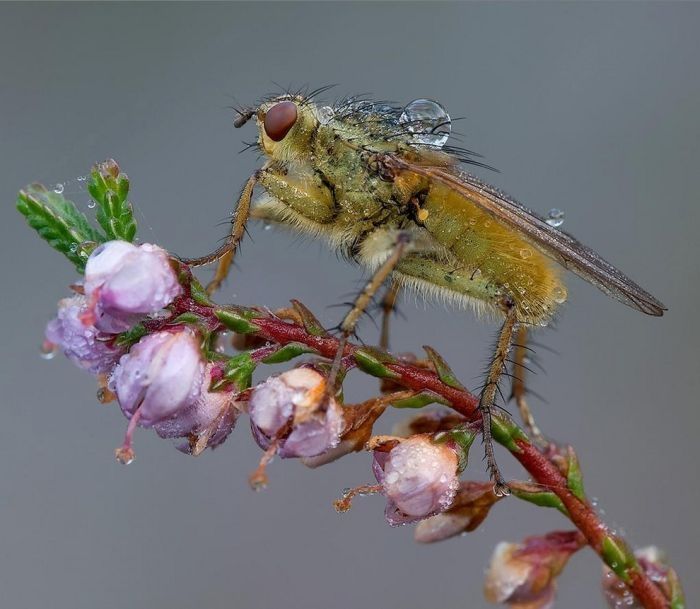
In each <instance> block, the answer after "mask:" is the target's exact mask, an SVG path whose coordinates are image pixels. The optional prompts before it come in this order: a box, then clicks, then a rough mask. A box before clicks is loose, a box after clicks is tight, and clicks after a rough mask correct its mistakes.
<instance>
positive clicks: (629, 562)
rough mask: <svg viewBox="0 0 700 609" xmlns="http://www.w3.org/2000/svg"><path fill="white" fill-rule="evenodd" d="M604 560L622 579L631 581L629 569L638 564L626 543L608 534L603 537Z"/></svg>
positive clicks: (602, 550) (602, 551)
mask: <svg viewBox="0 0 700 609" xmlns="http://www.w3.org/2000/svg"><path fill="white" fill-rule="evenodd" d="M601 553H602V555H603V560H604V561H605V563H606V564H607V565H608V567H610V568H611V569H612V570H613V571H614V572H615V575H617V576H618V577H619V578H620V579H621V580H622V581H624V582H625V583H627V582H629V573H628V569H630V568H632V567H635V566H636V565H637V559H636V558H635V557H634V554H632V552H630V550H629V549H628V548H627V547H626V546H625V545H624V543H623V542H622V541H621V540H619V539H615V538H614V537H612V536H610V535H608V536H606V537H604V538H603V543H602V546H601Z"/></svg>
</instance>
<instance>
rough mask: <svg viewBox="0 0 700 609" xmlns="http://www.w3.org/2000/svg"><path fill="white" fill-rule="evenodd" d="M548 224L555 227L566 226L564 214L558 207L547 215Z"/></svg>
mask: <svg viewBox="0 0 700 609" xmlns="http://www.w3.org/2000/svg"><path fill="white" fill-rule="evenodd" d="M545 221H546V222H547V224H549V225H550V226H553V227H555V228H556V227H557V226H561V225H562V224H564V212H563V211H562V210H561V209H557V208H556V207H554V208H552V209H550V210H549V213H548V214H547V219H546V220H545Z"/></svg>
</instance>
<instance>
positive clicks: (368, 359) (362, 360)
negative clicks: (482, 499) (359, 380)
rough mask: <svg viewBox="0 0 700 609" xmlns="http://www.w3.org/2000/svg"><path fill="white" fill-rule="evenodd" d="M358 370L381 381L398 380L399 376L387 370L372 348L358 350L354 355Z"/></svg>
mask: <svg viewBox="0 0 700 609" xmlns="http://www.w3.org/2000/svg"><path fill="white" fill-rule="evenodd" d="M354 358H355V361H356V362H357V366H358V368H360V370H362V371H363V372H366V373H367V374H371V375H372V376H376V377H377V378H380V379H396V378H399V375H398V374H396V372H394V371H393V370H390V369H389V368H387V367H386V366H385V365H384V364H383V363H382V362H381V361H380V359H379V358H378V357H376V353H373V352H372V351H371V350H370V348H365V349H357V350H355V354H354Z"/></svg>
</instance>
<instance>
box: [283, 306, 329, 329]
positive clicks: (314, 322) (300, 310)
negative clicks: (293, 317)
mask: <svg viewBox="0 0 700 609" xmlns="http://www.w3.org/2000/svg"><path fill="white" fill-rule="evenodd" d="M291 302H292V308H293V309H294V311H295V312H296V314H297V315H298V316H299V317H300V318H301V323H302V325H303V326H304V329H305V330H306V331H307V332H308V333H309V334H311V336H325V335H326V334H327V332H326V330H325V329H324V327H323V326H322V325H321V322H320V321H318V319H316V317H315V316H314V314H313V313H312V312H311V311H309V309H307V308H306V307H305V306H304V305H303V304H302V303H300V302H299V301H298V300H292V301H291Z"/></svg>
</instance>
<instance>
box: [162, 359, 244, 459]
mask: <svg viewBox="0 0 700 609" xmlns="http://www.w3.org/2000/svg"><path fill="white" fill-rule="evenodd" d="M212 370H213V364H208V365H207V367H206V371H205V376H204V382H203V383H202V386H201V391H200V393H199V395H198V396H197V397H196V398H195V400H194V401H193V402H192V403H191V404H190V405H189V406H185V407H184V408H182V409H180V410H178V411H177V412H176V413H175V414H174V415H172V416H171V417H170V418H167V419H164V420H161V421H158V422H157V423H154V424H153V428H154V429H155V431H156V433H157V434H158V435H159V436H160V437H161V438H187V440H188V442H187V443H186V444H182V445H179V446H178V450H181V451H182V452H186V453H189V454H192V455H195V456H196V455H198V454H199V453H201V452H202V451H203V450H204V449H206V448H216V447H217V446H219V445H220V444H221V443H223V442H224V440H226V438H227V437H228V436H229V434H230V433H231V431H233V428H234V427H235V425H236V420H237V419H238V415H239V414H240V409H239V408H238V404H237V403H236V402H235V401H234V396H233V392H232V391H209V390H208V387H209V386H210V384H211V373H212Z"/></svg>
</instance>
